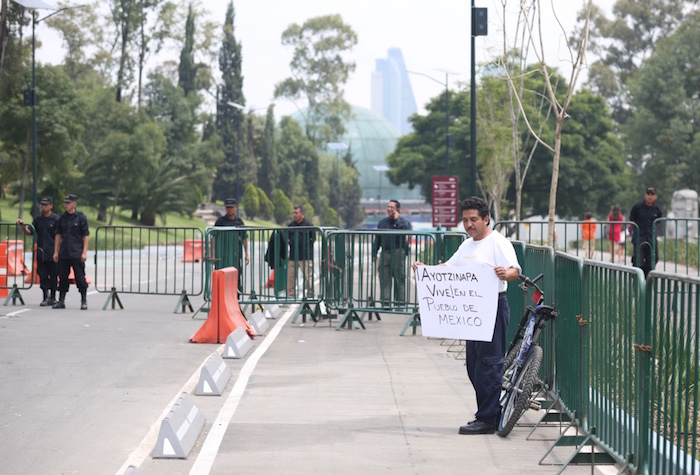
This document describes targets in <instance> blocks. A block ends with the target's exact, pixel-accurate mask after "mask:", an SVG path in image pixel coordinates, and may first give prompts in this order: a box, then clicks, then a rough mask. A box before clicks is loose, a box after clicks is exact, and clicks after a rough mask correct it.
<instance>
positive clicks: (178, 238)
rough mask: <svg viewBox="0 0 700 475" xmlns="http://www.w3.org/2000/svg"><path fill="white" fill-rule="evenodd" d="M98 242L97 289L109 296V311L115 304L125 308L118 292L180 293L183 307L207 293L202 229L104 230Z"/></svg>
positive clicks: (150, 228)
mask: <svg viewBox="0 0 700 475" xmlns="http://www.w3.org/2000/svg"><path fill="white" fill-rule="evenodd" d="M94 242H95V283H94V285H95V289H96V290H97V291H98V292H108V293H109V297H108V299H107V302H106V303H105V305H104V308H105V309H106V308H107V306H108V305H109V304H110V302H111V304H112V308H115V304H117V303H118V304H119V306H120V307H121V308H123V306H122V303H121V300H120V299H119V294H151V295H179V296H180V300H181V301H180V302H179V305H180V306H183V307H184V306H190V308H191V304H190V303H189V301H188V299H187V296H193V295H199V294H201V293H202V289H203V285H202V282H203V274H202V267H203V261H202V253H201V246H202V231H201V230H200V229H197V228H182V227H147V226H100V227H98V228H97V229H96V230H95V237H94ZM176 309H177V307H176ZM183 311H184V308H183Z"/></svg>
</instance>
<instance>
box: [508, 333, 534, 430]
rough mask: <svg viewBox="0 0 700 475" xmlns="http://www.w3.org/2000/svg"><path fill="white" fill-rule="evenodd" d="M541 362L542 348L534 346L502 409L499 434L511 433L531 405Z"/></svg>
mask: <svg viewBox="0 0 700 475" xmlns="http://www.w3.org/2000/svg"><path fill="white" fill-rule="evenodd" d="M540 364H542V348H541V347H539V346H533V347H532V348H531V349H530V354H529V355H528V357H527V359H526V360H525V364H524V365H523V367H522V369H521V370H520V374H519V375H518V377H517V379H516V381H515V384H514V385H513V388H512V390H511V391H510V394H508V395H507V396H506V397H507V399H506V402H505V404H504V405H503V408H502V409H501V421H500V422H499V424H498V435H499V436H501V437H506V436H507V435H508V434H510V431H512V430H513V427H515V424H516V423H517V422H518V420H519V419H520V416H522V415H523V413H524V412H525V410H526V409H527V408H528V407H529V405H530V398H531V396H532V391H533V390H534V388H535V382H536V381H537V374H538V373H539V372H540Z"/></svg>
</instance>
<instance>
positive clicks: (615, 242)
mask: <svg viewBox="0 0 700 475" xmlns="http://www.w3.org/2000/svg"><path fill="white" fill-rule="evenodd" d="M624 220H625V217H624V216H623V215H622V212H621V208H620V205H615V206H613V208H612V211H610V214H608V221H611V223H610V231H609V232H608V240H609V241H610V262H613V263H614V262H615V254H617V261H618V262H620V263H623V264H624V263H625V256H624V254H623V253H624V251H625V226H624V225H623V224H622V221H624Z"/></svg>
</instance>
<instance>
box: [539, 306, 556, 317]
mask: <svg viewBox="0 0 700 475" xmlns="http://www.w3.org/2000/svg"><path fill="white" fill-rule="evenodd" d="M535 313H536V314H537V315H540V316H541V317H544V319H545V320H553V319H554V318H556V316H557V312H556V311H555V310H554V308H552V307H550V306H549V305H538V306H537V307H536V308H535Z"/></svg>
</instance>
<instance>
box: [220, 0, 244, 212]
mask: <svg viewBox="0 0 700 475" xmlns="http://www.w3.org/2000/svg"><path fill="white" fill-rule="evenodd" d="M234 19H235V12H234V9H233V2H231V3H229V6H228V8H227V10H226V20H225V22H224V38H223V41H222V44H221V50H220V51H219V68H220V69H221V75H222V79H223V84H222V86H221V88H220V90H219V91H218V92H219V93H218V102H217V108H216V118H217V123H216V126H217V131H218V133H219V136H220V137H221V140H222V143H223V147H224V155H225V159H224V162H223V163H222V164H221V166H219V168H218V170H217V172H216V179H215V181H214V188H213V191H214V193H213V194H214V196H213V199H218V198H222V197H226V196H230V195H231V194H238V193H240V190H241V189H242V188H243V187H244V186H245V185H246V184H248V183H251V182H253V181H252V180H250V179H249V178H250V177H249V173H250V172H251V170H245V169H244V168H245V167H244V166H243V164H242V162H243V158H242V154H243V153H245V146H244V145H243V144H244V141H245V129H244V126H245V122H244V120H245V118H244V116H243V111H242V110H240V109H239V108H238V107H233V106H231V105H230V103H235V104H238V105H240V106H245V97H244V96H243V74H242V72H241V62H242V55H241V44H240V43H239V42H238V41H236V36H235V27H234ZM253 171H254V170H253ZM236 198H239V197H238V196H236Z"/></svg>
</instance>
